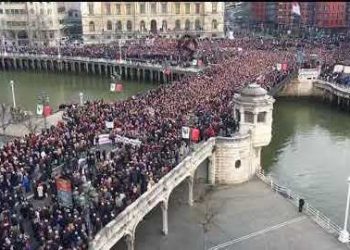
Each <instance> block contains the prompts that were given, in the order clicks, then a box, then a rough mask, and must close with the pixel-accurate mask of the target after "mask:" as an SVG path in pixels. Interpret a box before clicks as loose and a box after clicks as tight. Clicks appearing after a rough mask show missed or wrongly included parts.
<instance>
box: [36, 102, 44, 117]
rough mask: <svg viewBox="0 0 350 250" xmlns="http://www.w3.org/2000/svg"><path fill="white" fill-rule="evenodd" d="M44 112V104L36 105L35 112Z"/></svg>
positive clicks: (40, 113) (38, 113)
mask: <svg viewBox="0 0 350 250" xmlns="http://www.w3.org/2000/svg"><path fill="white" fill-rule="evenodd" d="M43 113H44V105H42V104H38V105H36V114H37V115H42V114H43Z"/></svg>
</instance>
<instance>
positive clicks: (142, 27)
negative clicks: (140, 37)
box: [140, 20, 146, 32]
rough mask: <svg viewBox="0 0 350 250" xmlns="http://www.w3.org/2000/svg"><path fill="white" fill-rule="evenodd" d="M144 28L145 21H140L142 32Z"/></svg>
mask: <svg viewBox="0 0 350 250" xmlns="http://www.w3.org/2000/svg"><path fill="white" fill-rule="evenodd" d="M145 30H146V24H145V21H143V20H142V21H141V22H140V31H141V32H144V31H145Z"/></svg>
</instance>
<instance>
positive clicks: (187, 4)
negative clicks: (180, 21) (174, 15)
mask: <svg viewBox="0 0 350 250" xmlns="http://www.w3.org/2000/svg"><path fill="white" fill-rule="evenodd" d="M190 13H191V4H190V3H186V14H190Z"/></svg>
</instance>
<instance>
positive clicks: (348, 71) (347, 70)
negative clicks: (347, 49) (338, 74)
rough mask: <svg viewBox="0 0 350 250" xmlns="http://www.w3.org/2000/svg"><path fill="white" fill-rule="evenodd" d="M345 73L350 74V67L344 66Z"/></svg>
mask: <svg viewBox="0 0 350 250" xmlns="http://www.w3.org/2000/svg"><path fill="white" fill-rule="evenodd" d="M344 73H345V74H349V73H350V67H349V66H344Z"/></svg>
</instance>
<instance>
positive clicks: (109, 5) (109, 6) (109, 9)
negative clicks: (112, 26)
mask: <svg viewBox="0 0 350 250" xmlns="http://www.w3.org/2000/svg"><path fill="white" fill-rule="evenodd" d="M105 8H106V14H107V15H110V14H111V4H110V3H105Z"/></svg>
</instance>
